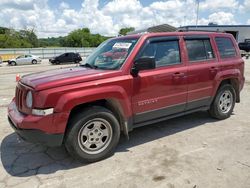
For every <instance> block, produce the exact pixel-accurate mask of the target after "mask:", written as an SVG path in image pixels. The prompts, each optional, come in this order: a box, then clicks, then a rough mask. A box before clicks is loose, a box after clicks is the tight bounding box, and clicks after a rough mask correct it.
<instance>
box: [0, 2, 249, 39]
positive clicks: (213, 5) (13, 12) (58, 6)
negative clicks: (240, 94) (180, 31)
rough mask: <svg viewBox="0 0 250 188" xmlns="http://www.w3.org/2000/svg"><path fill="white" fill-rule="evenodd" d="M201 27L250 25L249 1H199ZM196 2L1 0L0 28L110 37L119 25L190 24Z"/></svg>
mask: <svg viewBox="0 0 250 188" xmlns="http://www.w3.org/2000/svg"><path fill="white" fill-rule="evenodd" d="M199 2H200V3H199V21H198V24H200V25H207V24H208V23H209V22H215V23H217V24H233V25H235V24H243V25H245V24H250V0H213V1H212V0H200V1H199ZM196 8H197V0H154V1H153V0H0V26H2V27H9V28H13V29H17V30H19V29H35V32H36V34H37V35H38V37H39V38H47V37H57V36H66V35H67V34H68V33H69V32H71V31H73V30H75V29H79V28H83V27H87V28H89V29H90V31H91V32H92V33H99V34H102V35H105V36H115V35H117V34H118V32H119V30H120V29H121V28H124V27H134V28H135V29H143V28H147V27H150V26H154V25H159V24H166V23H167V24H170V25H173V26H175V27H179V26H184V25H195V23H196Z"/></svg>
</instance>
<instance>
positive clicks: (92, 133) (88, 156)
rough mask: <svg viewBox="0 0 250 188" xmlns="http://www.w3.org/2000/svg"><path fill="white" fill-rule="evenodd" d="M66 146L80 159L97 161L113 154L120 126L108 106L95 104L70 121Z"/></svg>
mask: <svg viewBox="0 0 250 188" xmlns="http://www.w3.org/2000/svg"><path fill="white" fill-rule="evenodd" d="M68 126H69V130H68V131H67V133H66V139H65V146H66V149H67V150H68V152H69V153H70V154H71V155H72V156H73V157H75V158H77V159H78V160H80V161H87V162H95V161H99V160H101V159H104V158H106V157H108V156H110V155H112V154H113V152H114V149H115V147H116V145H117V144H118V141H119V138H120V126H119V122H118V121H117V119H116V117H115V116H114V114H113V113H112V112H111V111H109V110H108V109H106V108H103V107H99V106H93V107H89V108H86V109H85V110H84V111H82V112H80V113H78V114H76V115H75V116H74V117H73V118H72V119H71V120H70V122H69V125H68Z"/></svg>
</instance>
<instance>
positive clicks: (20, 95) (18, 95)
mask: <svg viewBox="0 0 250 188" xmlns="http://www.w3.org/2000/svg"><path fill="white" fill-rule="evenodd" d="M23 101H24V91H23V90H22V89H21V88H19V87H18V86H17V87H16V106H17V109H18V110H19V111H22V109H23Z"/></svg>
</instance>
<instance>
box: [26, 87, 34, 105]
mask: <svg viewBox="0 0 250 188" xmlns="http://www.w3.org/2000/svg"><path fill="white" fill-rule="evenodd" d="M32 105H33V97H32V92H31V91H29V92H28V93H27V95H26V106H27V107H28V108H31V107H32Z"/></svg>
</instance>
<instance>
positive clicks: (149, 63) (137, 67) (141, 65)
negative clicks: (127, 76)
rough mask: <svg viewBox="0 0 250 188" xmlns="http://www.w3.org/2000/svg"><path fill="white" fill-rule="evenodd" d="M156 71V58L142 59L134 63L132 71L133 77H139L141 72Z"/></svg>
mask: <svg viewBox="0 0 250 188" xmlns="http://www.w3.org/2000/svg"><path fill="white" fill-rule="evenodd" d="M149 69H155V58H154V57H141V58H139V59H137V60H136V61H135V62H134V66H133V68H132V70H131V74H132V75H133V76H135V77H136V76H138V73H139V71H142V70H149Z"/></svg>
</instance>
